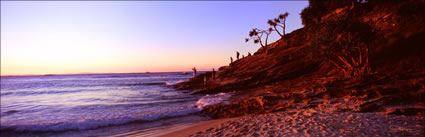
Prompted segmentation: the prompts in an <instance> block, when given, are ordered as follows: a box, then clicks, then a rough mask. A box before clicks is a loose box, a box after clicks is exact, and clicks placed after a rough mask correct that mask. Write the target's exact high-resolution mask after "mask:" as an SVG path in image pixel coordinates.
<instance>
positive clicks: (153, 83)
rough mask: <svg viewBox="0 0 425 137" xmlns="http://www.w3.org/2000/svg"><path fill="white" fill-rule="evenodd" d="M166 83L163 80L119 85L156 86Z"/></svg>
mask: <svg viewBox="0 0 425 137" xmlns="http://www.w3.org/2000/svg"><path fill="white" fill-rule="evenodd" d="M156 85H166V83H165V82H150V83H134V84H120V86H156Z"/></svg>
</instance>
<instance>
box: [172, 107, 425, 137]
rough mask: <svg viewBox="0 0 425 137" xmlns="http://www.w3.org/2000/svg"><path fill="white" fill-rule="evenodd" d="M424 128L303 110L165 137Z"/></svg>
mask: <svg viewBox="0 0 425 137" xmlns="http://www.w3.org/2000/svg"><path fill="white" fill-rule="evenodd" d="M424 126H425V119H424V117H421V116H400V115H385V114H382V113H375V112H370V113H356V112H329V111H321V110H318V109H305V110H299V111H282V112H276V113H268V114H261V115H247V116H242V117H237V118H224V119H219V120H211V121H205V122H201V123H199V124H195V125H193V126H191V127H187V128H184V129H182V130H179V131H176V132H171V133H169V134H166V135H164V136H191V137H194V136H207V137H212V136H421V135H423V134H424V130H423V129H424Z"/></svg>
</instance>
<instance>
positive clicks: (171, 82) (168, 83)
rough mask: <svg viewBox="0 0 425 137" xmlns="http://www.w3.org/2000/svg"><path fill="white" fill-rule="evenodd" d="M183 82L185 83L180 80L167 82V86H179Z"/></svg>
mask: <svg viewBox="0 0 425 137" xmlns="http://www.w3.org/2000/svg"><path fill="white" fill-rule="evenodd" d="M181 82H184V80H179V81H167V82H165V84H166V85H167V86H173V85H176V84H179V83H181Z"/></svg>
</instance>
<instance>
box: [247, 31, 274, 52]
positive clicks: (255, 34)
mask: <svg viewBox="0 0 425 137" xmlns="http://www.w3.org/2000/svg"><path fill="white" fill-rule="evenodd" d="M272 31H273V28H269V29H268V30H261V29H257V28H254V29H252V30H251V31H250V32H249V38H246V39H245V42H248V41H249V40H253V41H254V43H256V44H257V43H260V45H261V47H263V48H267V46H268V43H267V40H268V39H269V36H270V33H271V32H272ZM263 36H265V40H264V44H263V41H262V40H261V39H262V38H263Z"/></svg>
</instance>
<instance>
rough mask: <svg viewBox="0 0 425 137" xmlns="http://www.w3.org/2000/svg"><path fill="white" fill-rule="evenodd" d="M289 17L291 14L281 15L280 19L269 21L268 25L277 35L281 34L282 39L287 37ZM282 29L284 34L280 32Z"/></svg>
mask: <svg viewBox="0 0 425 137" xmlns="http://www.w3.org/2000/svg"><path fill="white" fill-rule="evenodd" d="M288 15H289V13H288V12H285V13H284V14H280V15H279V17H278V18H275V19H270V20H268V21H267V24H269V25H270V26H271V27H272V28H273V29H274V30H275V31H276V32H277V34H279V36H280V37H283V36H284V35H285V28H286V18H287V17H288ZM280 29H282V32H280V31H279V30H280Z"/></svg>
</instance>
